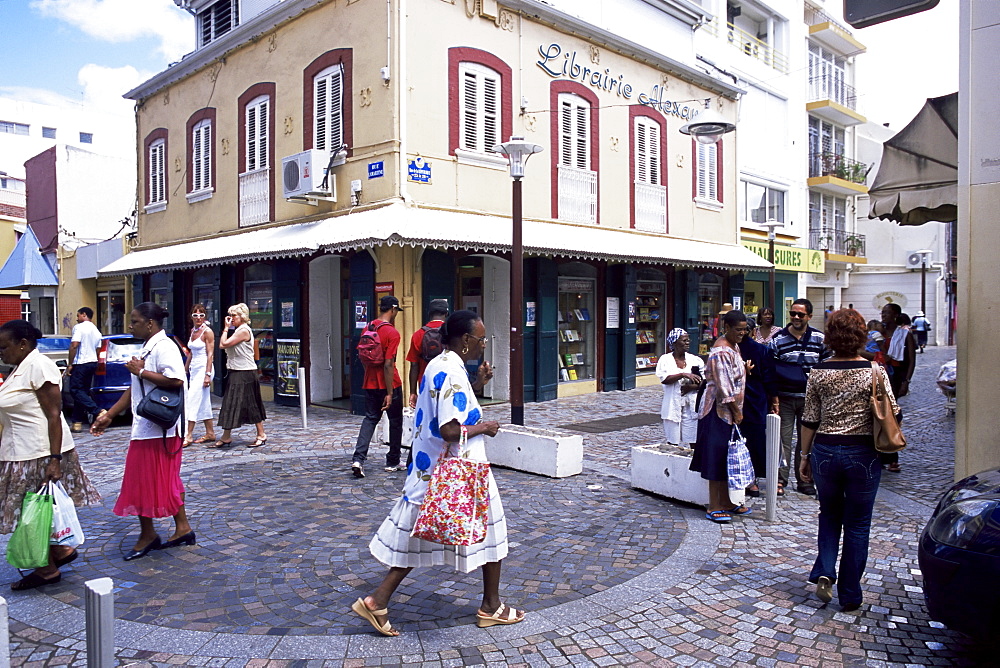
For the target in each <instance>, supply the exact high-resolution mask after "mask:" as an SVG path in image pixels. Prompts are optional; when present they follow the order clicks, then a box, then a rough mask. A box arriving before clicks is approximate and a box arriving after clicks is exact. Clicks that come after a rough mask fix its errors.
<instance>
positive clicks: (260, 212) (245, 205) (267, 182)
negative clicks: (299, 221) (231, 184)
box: [240, 167, 271, 227]
mask: <svg viewBox="0 0 1000 668" xmlns="http://www.w3.org/2000/svg"><path fill="white" fill-rule="evenodd" d="M270 217H271V168H270V167H264V168H263V169H255V170H253V171H251V172H244V173H243V174H240V227H245V226H247V225H259V224H261V223H266V222H268V220H269V219H270Z"/></svg>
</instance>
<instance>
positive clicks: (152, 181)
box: [149, 141, 166, 204]
mask: <svg viewBox="0 0 1000 668" xmlns="http://www.w3.org/2000/svg"><path fill="white" fill-rule="evenodd" d="M163 168H164V166H163V142H162V141H157V142H154V143H153V144H152V145H150V147H149V203H150V204H155V203H157V202H162V201H164V200H165V199H166V193H165V192H164V184H163V181H164V174H163Z"/></svg>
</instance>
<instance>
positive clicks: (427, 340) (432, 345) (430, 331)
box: [420, 325, 444, 362]
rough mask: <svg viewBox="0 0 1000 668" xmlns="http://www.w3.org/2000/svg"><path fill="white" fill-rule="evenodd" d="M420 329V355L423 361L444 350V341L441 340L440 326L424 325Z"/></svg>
mask: <svg viewBox="0 0 1000 668" xmlns="http://www.w3.org/2000/svg"><path fill="white" fill-rule="evenodd" d="M420 329H422V330H424V336H423V338H422V339H420V357H422V358H423V360H424V361H425V362H430V361H431V360H432V359H434V358H435V357H437V356H438V355H440V354H441V351H442V350H444V341H442V340H441V328H440V327H428V326H427V325H424V326H423V327H421V328H420Z"/></svg>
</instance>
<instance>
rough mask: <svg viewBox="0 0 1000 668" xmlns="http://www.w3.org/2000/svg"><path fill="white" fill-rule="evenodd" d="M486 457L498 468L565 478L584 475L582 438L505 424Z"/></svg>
mask: <svg viewBox="0 0 1000 668" xmlns="http://www.w3.org/2000/svg"><path fill="white" fill-rule="evenodd" d="M486 456H487V457H488V458H489V460H490V463H491V464H495V465H496V466H502V467H504V468H509V469H514V470H516V471H525V472H527V473H537V474H538V475H544V476H548V477H550V478H566V477H569V476H571V475H577V474H578V473H581V472H582V471H583V436H580V435H579V434H567V433H565V432H561V431H555V430H551V429H537V428H534V427H522V426H520V425H515V424H505V425H503V426H502V427H501V428H500V431H499V432H497V435H496V436H494V437H493V438H487V439H486Z"/></svg>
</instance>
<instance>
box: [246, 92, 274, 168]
mask: <svg viewBox="0 0 1000 668" xmlns="http://www.w3.org/2000/svg"><path fill="white" fill-rule="evenodd" d="M270 104H271V100H270V98H269V97H268V96H266V95H261V96H260V97H258V98H255V99H254V100H252V101H251V102H250V104H248V105H247V106H246V121H247V126H246V127H247V135H246V137H247V144H246V147H247V158H246V170H245V171H247V172H252V171H254V170H255V169H264V168H266V167H270V164H269V163H268V152H267V147H268V127H267V125H268V106H269V105H270Z"/></svg>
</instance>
